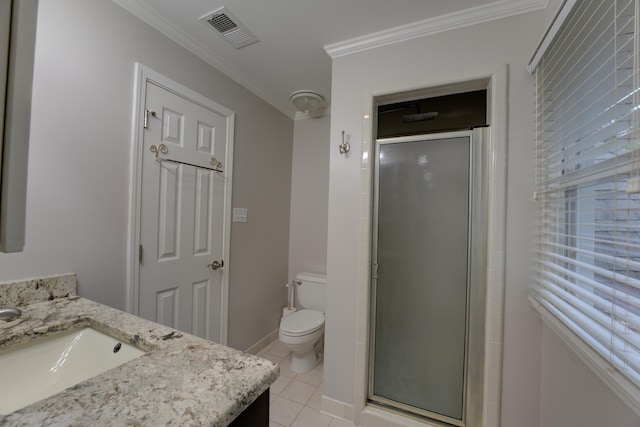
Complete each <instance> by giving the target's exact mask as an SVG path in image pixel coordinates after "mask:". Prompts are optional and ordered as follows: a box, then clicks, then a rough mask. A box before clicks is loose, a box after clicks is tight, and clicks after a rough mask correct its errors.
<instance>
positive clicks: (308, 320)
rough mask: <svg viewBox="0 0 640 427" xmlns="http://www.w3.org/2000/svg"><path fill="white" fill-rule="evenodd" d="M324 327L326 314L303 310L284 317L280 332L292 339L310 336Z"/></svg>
mask: <svg viewBox="0 0 640 427" xmlns="http://www.w3.org/2000/svg"><path fill="white" fill-rule="evenodd" d="M322 327H324V313H322V312H320V311H315V310H307V309H303V310H300V311H296V312H295V313H293V314H290V315H289V316H287V317H284V318H283V319H282V321H281V322H280V332H282V333H283V334H285V335H287V336H290V337H300V336H304V335H309V334H311V333H313V332H315V331H317V330H318V329H321V328H322Z"/></svg>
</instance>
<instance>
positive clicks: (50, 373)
mask: <svg viewBox="0 0 640 427" xmlns="http://www.w3.org/2000/svg"><path fill="white" fill-rule="evenodd" d="M118 344H119V346H118ZM116 346H118V347H116ZM143 354H145V352H144V351H142V350H140V349H138V348H136V347H133V346H131V345H129V344H125V343H124V342H121V341H118V340H117V339H115V338H112V337H110V336H109V335H105V334H103V333H101V332H98V331H96V330H95V329H91V328H88V327H87V328H84V329H76V330H73V331H69V332H66V333H63V334H56V335H55V336H51V337H43V338H41V339H37V340H34V341H31V342H28V343H25V344H19V345H15V346H12V347H9V348H7V349H5V350H2V351H0V382H2V384H3V387H0V415H6V414H9V413H11V412H13V411H16V410H18V409H20V408H24V407H25V406H27V405H30V404H32V403H34V402H37V401H38V400H40V399H44V398H45V397H49V396H51V395H53V394H55V393H58V392H60V391H62V390H64V389H66V388H68V387H71V386H73V385H75V384H78V383H80V382H82V381H84V380H87V379H89V378H92V377H94V376H96V375H99V374H101V373H103V372H105V371H108V370H109V369H113V368H115V367H117V366H120V365H122V364H124V363H126V362H128V361H130V360H132V359H135V358H137V357H140V356H141V355H143Z"/></svg>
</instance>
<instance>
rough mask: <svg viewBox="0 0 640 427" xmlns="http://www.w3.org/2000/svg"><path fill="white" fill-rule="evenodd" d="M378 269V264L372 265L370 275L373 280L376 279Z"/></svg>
mask: <svg viewBox="0 0 640 427" xmlns="http://www.w3.org/2000/svg"><path fill="white" fill-rule="evenodd" d="M378 267H379V265H378V263H377V262H374V263H373V268H372V269H371V273H372V274H371V276H372V278H374V279H377V278H378Z"/></svg>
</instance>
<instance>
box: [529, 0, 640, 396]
mask: <svg viewBox="0 0 640 427" xmlns="http://www.w3.org/2000/svg"><path fill="white" fill-rule="evenodd" d="M639 7H640V0H593V1H589V0H585V1H578V2H577V3H576V5H575V6H574V7H573V9H572V10H571V12H570V13H569V14H568V15H567V19H566V21H565V22H564V24H563V25H562V28H561V29H560V30H559V32H558V33H557V35H556V37H555V40H554V41H553V42H552V43H551V44H550V45H549V48H548V50H547V51H546V52H545V53H544V54H543V55H542V59H541V61H540V63H539V64H538V66H537V68H536V70H535V76H536V99H537V101H536V133H537V142H536V163H537V165H536V186H537V188H536V193H537V200H538V207H539V212H538V213H539V218H538V219H539V240H538V242H537V243H538V246H537V248H538V249H537V254H536V270H537V274H536V283H535V284H534V289H533V291H532V297H533V298H534V299H535V300H537V301H538V302H539V303H540V304H541V305H542V306H543V307H544V308H546V309H547V310H548V311H550V312H551V313H553V314H554V315H555V316H556V317H557V318H558V319H559V320H560V321H561V322H563V323H564V325H565V326H567V327H568V328H570V329H571V330H572V331H573V332H574V333H575V334H576V335H577V336H578V337H580V338H581V339H582V340H583V341H584V342H585V343H587V344H588V345H589V346H590V347H591V348H592V349H593V350H595V351H596V352H597V353H598V354H599V355H600V356H601V357H602V358H603V360H606V361H607V363H609V364H610V366H611V367H613V368H615V370H616V371H619V372H621V373H622V374H623V375H624V376H626V378H628V379H629V380H630V381H631V382H632V383H634V384H635V385H636V386H637V387H640V194H638V193H633V192H632V193H628V192H627V189H628V187H627V185H628V180H629V178H630V177H633V176H637V175H638V169H639V167H638V166H639V165H640V133H639V130H638V125H639V124H640V123H639V118H640V115H639V111H638V108H639V105H640V102H639V101H640V93H639V90H640V84H639V83H640V82H639V78H640V76H639V72H638V68H639V67H638V63H639V57H640V52H639V36H638V32H639V31H638V29H639V23H638V20H639Z"/></svg>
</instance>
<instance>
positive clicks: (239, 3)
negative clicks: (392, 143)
mask: <svg viewBox="0 0 640 427" xmlns="http://www.w3.org/2000/svg"><path fill="white" fill-rule="evenodd" d="M114 1H115V2H116V3H117V4H119V5H120V6H122V7H123V8H125V9H127V10H128V11H129V12H131V13H133V14H134V15H136V16H138V17H139V18H140V19H142V20H144V21H145V22H147V23H149V24H150V25H152V26H154V27H155V28H157V29H158V30H160V31H161V32H163V33H164V34H166V35H167V36H168V37H170V38H171V39H173V40H174V41H176V42H177V43H179V44H181V45H182V46H184V47H185V48H187V49H189V50H191V51H192V52H194V53H195V54H196V55H198V56H200V57H201V58H202V59H204V60H205V61H207V62H208V63H210V64H211V65H213V66H215V67H216V68H218V69H219V70H220V71H222V72H224V73H225V74H227V75H228V76H229V77H231V78H232V79H234V80H235V81H237V82H238V83H240V84H242V85H243V86H245V87H247V88H248V89H249V90H251V91H252V92H254V93H255V94H256V95H258V96H260V97H261V98H263V99H264V100H265V101H267V102H269V103H270V104H272V105H273V106H274V107H276V108H278V109H279V110H280V111H282V112H283V113H285V114H287V115H288V116H290V117H294V116H295V113H296V111H295V108H294V107H293V105H292V104H291V102H290V101H289V95H290V94H291V92H293V91H296V90H300V89H311V90H315V91H317V92H319V93H321V94H322V95H323V96H324V97H325V99H326V100H327V104H330V103H331V99H330V96H331V57H337V56H340V55H344V54H348V53H352V52H356V51H359V50H364V49H368V48H372V47H376V46H380V45H384V44H390V43H394V42H397V41H401V40H407V39H410V38H415V37H419V36H422V35H426V34H431V33H434V32H439V31H445V30H449V29H453V28H459V27H461V26H466V25H473V24H475V23H479V22H486V21H489V20H492V19H497V18H501V17H505V16H510V15H515V14H518V13H524V12H529V11H532V10H536V9H540V8H542V7H544V6H545V4H546V1H545V0H499V1H495V0H393V1H390V0H271V1H261V0H257V1H256V0H186V1H176V0H114ZM222 6H225V7H226V8H227V9H228V10H229V11H230V12H231V13H232V14H233V15H234V16H235V17H236V18H237V19H238V20H239V21H240V22H241V23H242V24H244V25H245V26H246V27H247V28H248V29H249V31H251V32H252V33H253V34H254V35H255V36H257V37H258V39H259V40H260V41H259V42H258V43H255V44H252V45H249V46H246V47H244V48H241V49H239V50H236V49H235V48H234V47H232V46H231V45H230V44H228V43H227V41H225V40H224V39H223V38H222V37H221V36H220V35H219V34H218V33H217V32H216V31H214V30H213V29H212V28H211V27H210V26H208V25H206V24H203V23H202V22H200V20H199V18H200V17H202V16H203V15H205V14H208V13H209V12H212V11H214V10H216V9H218V8H219V7H222ZM327 52H329V53H330V54H331V56H330V55H329V53H327Z"/></svg>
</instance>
